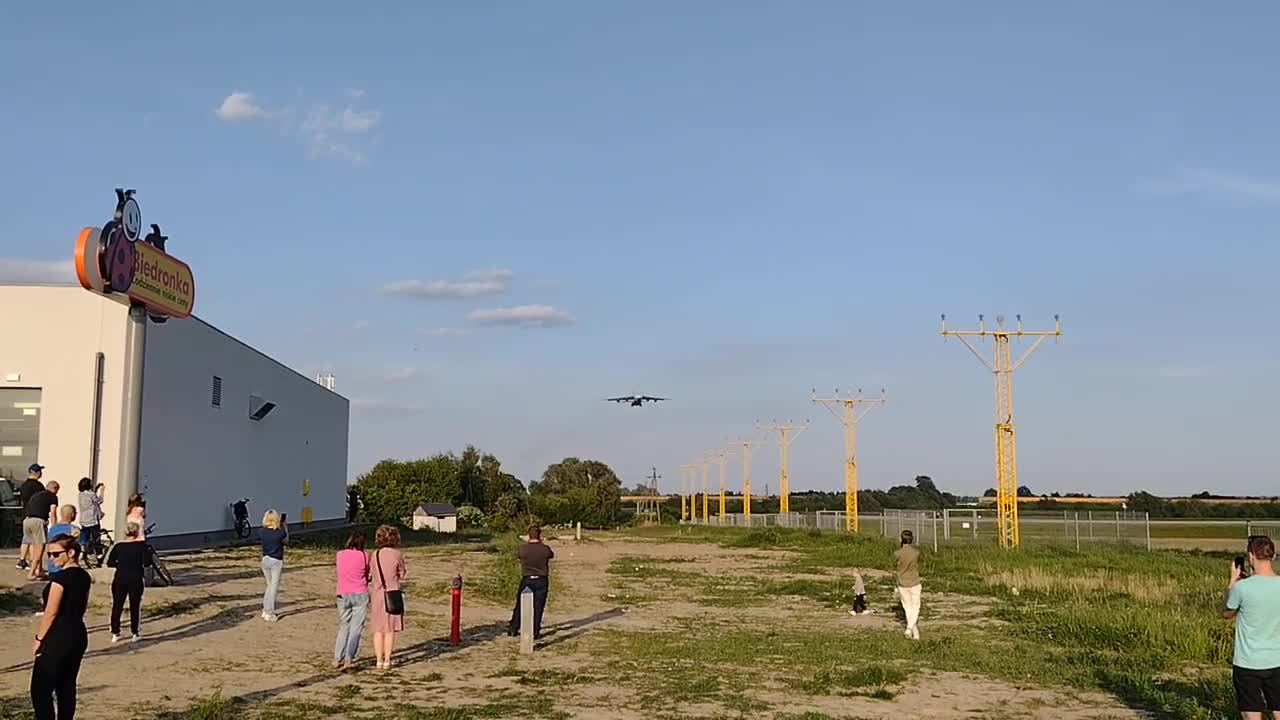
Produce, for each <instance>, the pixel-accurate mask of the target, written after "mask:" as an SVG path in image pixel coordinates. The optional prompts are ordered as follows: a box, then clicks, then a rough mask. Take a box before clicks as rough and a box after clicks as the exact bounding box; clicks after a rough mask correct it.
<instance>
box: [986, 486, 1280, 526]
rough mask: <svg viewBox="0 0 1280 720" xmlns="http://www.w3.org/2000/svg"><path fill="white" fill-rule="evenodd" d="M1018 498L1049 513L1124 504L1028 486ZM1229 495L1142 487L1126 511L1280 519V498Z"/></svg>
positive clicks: (1188, 516) (1099, 509)
mask: <svg viewBox="0 0 1280 720" xmlns="http://www.w3.org/2000/svg"><path fill="white" fill-rule="evenodd" d="M983 496H984V497H995V496H996V491H995V488H989V489H988V490H987V491H986V492H985V493H983ZM1018 497H1038V498H1039V500H1038V501H1037V502H1035V503H1022V504H1021V505H1020V507H1022V508H1024V509H1026V510H1036V511H1045V512H1049V511H1052V512H1061V511H1064V510H1065V511H1067V512H1090V511H1092V512H1115V511H1117V510H1120V509H1121V506H1119V505H1117V504H1115V503H1113V502H1110V503H1107V502H1097V503H1091V502H1089V501H1088V499H1089V498H1092V497H1093V496H1092V495H1089V494H1086V493H1056V492H1055V493H1050V494H1048V495H1036V494H1035V493H1034V492H1032V491H1031V489H1030V488H1028V487H1027V486H1026V485H1022V486H1019V487H1018ZM1064 498H1076V499H1075V500H1073V501H1072V502H1060V501H1061V500H1062V499H1064ZM1233 499H1238V498H1233V497H1232V496H1229V495H1215V494H1213V493H1210V492H1209V491H1208V490H1204V491H1202V492H1198V493H1195V494H1194V495H1192V496H1191V497H1190V498H1189V499H1182V500H1171V499H1169V498H1163V497H1160V496H1158V495H1153V494H1151V493H1149V492H1147V491H1145V490H1138V491H1136V492H1131V493H1129V495H1128V496H1126V498H1125V503H1124V507H1123V509H1124V510H1128V511H1133V512H1145V513H1149V514H1150V515H1151V517H1153V518H1166V519H1179V518H1186V519H1191V520H1194V519H1197V518H1205V519H1213V518H1220V519H1235V518H1252V519H1259V520H1260V519H1270V518H1280V499H1277V498H1266V500H1267V502H1234V503H1233V502H1222V501H1223V500H1227V501H1229V500H1233ZM1206 500H1215V501H1218V502H1205V501H1206Z"/></svg>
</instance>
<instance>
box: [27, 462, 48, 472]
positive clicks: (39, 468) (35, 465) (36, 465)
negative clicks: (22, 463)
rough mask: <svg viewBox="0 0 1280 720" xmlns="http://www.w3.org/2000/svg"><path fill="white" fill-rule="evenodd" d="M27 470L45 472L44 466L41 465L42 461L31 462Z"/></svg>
mask: <svg viewBox="0 0 1280 720" xmlns="http://www.w3.org/2000/svg"><path fill="white" fill-rule="evenodd" d="M27 472H29V473H38V472H44V466H43V465H41V464H40V463H31V467H29V468H27Z"/></svg>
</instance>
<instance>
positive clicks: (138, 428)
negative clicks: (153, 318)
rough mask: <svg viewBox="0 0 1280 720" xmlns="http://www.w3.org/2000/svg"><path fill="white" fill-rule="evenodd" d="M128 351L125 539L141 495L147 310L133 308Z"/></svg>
mask: <svg viewBox="0 0 1280 720" xmlns="http://www.w3.org/2000/svg"><path fill="white" fill-rule="evenodd" d="M126 337H127V340H126V346H127V349H126V351H125V368H124V372H125V377H126V381H125V387H124V405H125V412H124V417H123V418H122V419H121V423H120V466H119V467H120V471H119V472H118V473H117V475H116V487H115V491H116V522H115V527H116V530H115V535H116V538H117V539H118V540H117V541H119V540H123V539H124V535H125V523H126V522H127V520H126V517H127V516H128V514H129V496H130V495H133V494H134V493H136V492H138V465H139V463H138V459H139V455H140V450H141V449H142V378H143V365H144V361H145V360H146V352H147V309H146V308H145V307H144V306H142V305H132V306H130V307H129V329H128V331H127V336H126Z"/></svg>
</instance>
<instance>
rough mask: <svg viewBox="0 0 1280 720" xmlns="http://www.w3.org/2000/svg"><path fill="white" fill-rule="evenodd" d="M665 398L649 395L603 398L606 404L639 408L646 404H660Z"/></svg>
mask: <svg viewBox="0 0 1280 720" xmlns="http://www.w3.org/2000/svg"><path fill="white" fill-rule="evenodd" d="M662 400H666V398H660V397H653V396H651V395H624V396H622V397H611V398H605V401H606V402H616V403H629V404H630V405H631V407H640V406H641V405H643V404H644V403H646V402H660V401H662Z"/></svg>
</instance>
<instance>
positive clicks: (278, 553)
mask: <svg viewBox="0 0 1280 720" xmlns="http://www.w3.org/2000/svg"><path fill="white" fill-rule="evenodd" d="M260 537H261V538H262V575H263V577H265V578H266V579H267V591H266V592H264V593H263V594H262V619H263V620H266V621H267V622H275V621H276V620H279V619H280V618H278V617H276V596H278V595H279V594H280V573H281V572H283V571H284V546H285V544H286V543H288V542H289V529H288V528H287V527H285V524H284V518H282V517H281V516H280V513H278V512H276V511H275V510H268V511H267V512H266V513H265V514H263V516H262V532H261V533H260Z"/></svg>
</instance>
